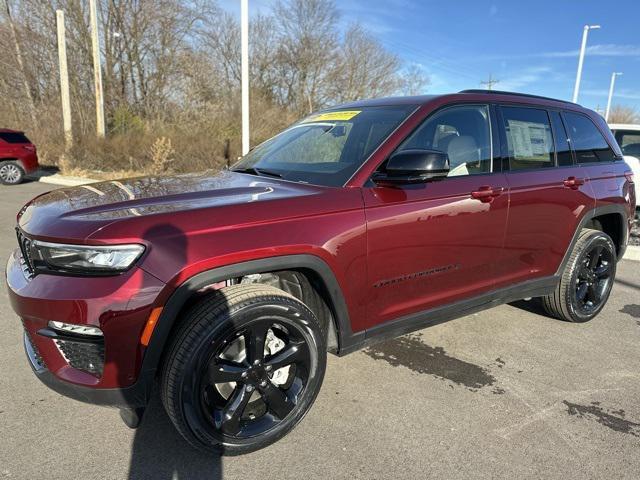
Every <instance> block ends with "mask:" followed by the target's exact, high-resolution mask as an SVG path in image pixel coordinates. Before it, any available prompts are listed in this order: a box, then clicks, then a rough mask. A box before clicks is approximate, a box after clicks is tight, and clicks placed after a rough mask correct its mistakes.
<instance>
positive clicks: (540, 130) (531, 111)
mask: <svg viewBox="0 0 640 480" xmlns="http://www.w3.org/2000/svg"><path fill="white" fill-rule="evenodd" d="M501 110H502V118H503V120H504V129H505V134H506V137H507V148H508V149H509V169H510V170H527V169H532V168H547V167H553V166H555V161H554V147H553V136H552V135H551V124H550V123H549V115H548V114H547V111H546V110H540V109H537V108H527V107H502V109H501Z"/></svg>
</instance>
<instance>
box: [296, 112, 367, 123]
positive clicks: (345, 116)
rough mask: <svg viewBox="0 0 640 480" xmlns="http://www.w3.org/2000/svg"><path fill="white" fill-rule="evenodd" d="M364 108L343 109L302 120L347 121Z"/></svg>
mask: <svg viewBox="0 0 640 480" xmlns="http://www.w3.org/2000/svg"><path fill="white" fill-rule="evenodd" d="M361 111H362V110H342V111H340V112H327V113H319V114H317V115H312V116H311V117H309V118H305V119H304V120H303V121H302V122H303V123H307V122H331V121H345V120H351V119H352V118H353V117H355V116H356V115H358V114H359V113H360V112H361Z"/></svg>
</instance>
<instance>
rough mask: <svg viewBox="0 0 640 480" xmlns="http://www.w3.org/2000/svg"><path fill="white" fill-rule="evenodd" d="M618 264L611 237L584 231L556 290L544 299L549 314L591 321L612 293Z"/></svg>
mask: <svg viewBox="0 0 640 480" xmlns="http://www.w3.org/2000/svg"><path fill="white" fill-rule="evenodd" d="M616 261H617V259H616V248H615V245H614V244H613V241H612V240H611V237H609V235H607V234H606V233H604V232H601V231H598V230H592V229H588V228H585V229H583V230H582V231H581V232H580V234H579V235H578V240H577V241H576V243H575V245H574V247H573V250H572V251H571V254H570V256H569V260H568V261H567V264H566V265H565V267H564V271H563V272H562V277H561V279H560V282H559V283H558V286H557V287H556V289H555V291H554V292H553V293H552V294H551V295H547V296H546V297H542V306H543V307H544V309H545V311H546V312H547V313H548V314H549V315H550V316H552V317H555V318H558V319H560V320H565V321H567V322H588V321H589V320H591V319H592V318H594V317H595V316H596V315H597V314H598V313H600V311H601V310H602V308H603V307H604V305H605V304H606V303H607V299H608V298H609V294H610V293H611V288H612V286H613V281H614V278H615V274H616Z"/></svg>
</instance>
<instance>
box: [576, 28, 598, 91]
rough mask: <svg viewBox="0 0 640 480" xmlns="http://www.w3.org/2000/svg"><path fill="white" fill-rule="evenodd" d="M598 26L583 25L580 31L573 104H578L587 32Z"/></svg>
mask: <svg viewBox="0 0 640 480" xmlns="http://www.w3.org/2000/svg"><path fill="white" fill-rule="evenodd" d="M598 28H600V25H585V26H584V29H583V30H582V45H581V46H580V56H579V57H578V73H576V84H575V86H574V87H573V100H572V102H573V103H578V93H579V92H580V81H581V80H582V65H583V64H584V54H585V52H586V51H587V37H588V36H589V30H597V29H598Z"/></svg>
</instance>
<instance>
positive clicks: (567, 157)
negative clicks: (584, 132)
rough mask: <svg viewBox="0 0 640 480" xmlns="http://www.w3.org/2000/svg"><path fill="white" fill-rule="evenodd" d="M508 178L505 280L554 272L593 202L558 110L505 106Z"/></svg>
mask: <svg viewBox="0 0 640 480" xmlns="http://www.w3.org/2000/svg"><path fill="white" fill-rule="evenodd" d="M499 110H500V133H501V137H502V145H503V156H504V159H505V160H504V162H505V169H506V170H507V171H506V173H505V177H506V180H507V184H508V185H509V191H510V206H509V221H508V224H507V233H506V236H505V247H504V255H505V257H504V262H503V263H502V264H501V266H500V272H499V275H500V280H499V281H500V283H501V284H505V285H507V284H511V283H514V282H520V281H525V280H529V279H534V278H538V277H544V276H550V275H553V274H554V273H555V272H556V270H557V268H558V266H559V264H560V262H561V261H562V258H563V256H564V253H565V251H566V248H567V245H569V243H570V242H571V238H572V236H573V233H574V231H575V226H576V224H577V223H578V217H579V216H580V215H581V214H582V212H583V211H584V209H585V208H590V207H592V206H593V205H594V200H593V199H592V195H591V189H590V187H589V185H588V184H587V183H588V182H587V181H586V174H585V172H584V170H583V169H582V167H580V166H579V165H575V164H574V161H573V157H572V155H571V151H570V148H569V143H568V137H567V133H566V131H565V128H564V126H563V123H562V121H561V118H560V114H559V112H557V111H555V110H547V109H545V108H544V107H537V106H524V105H509V106H507V105H503V106H501V107H500V109H499Z"/></svg>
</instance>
